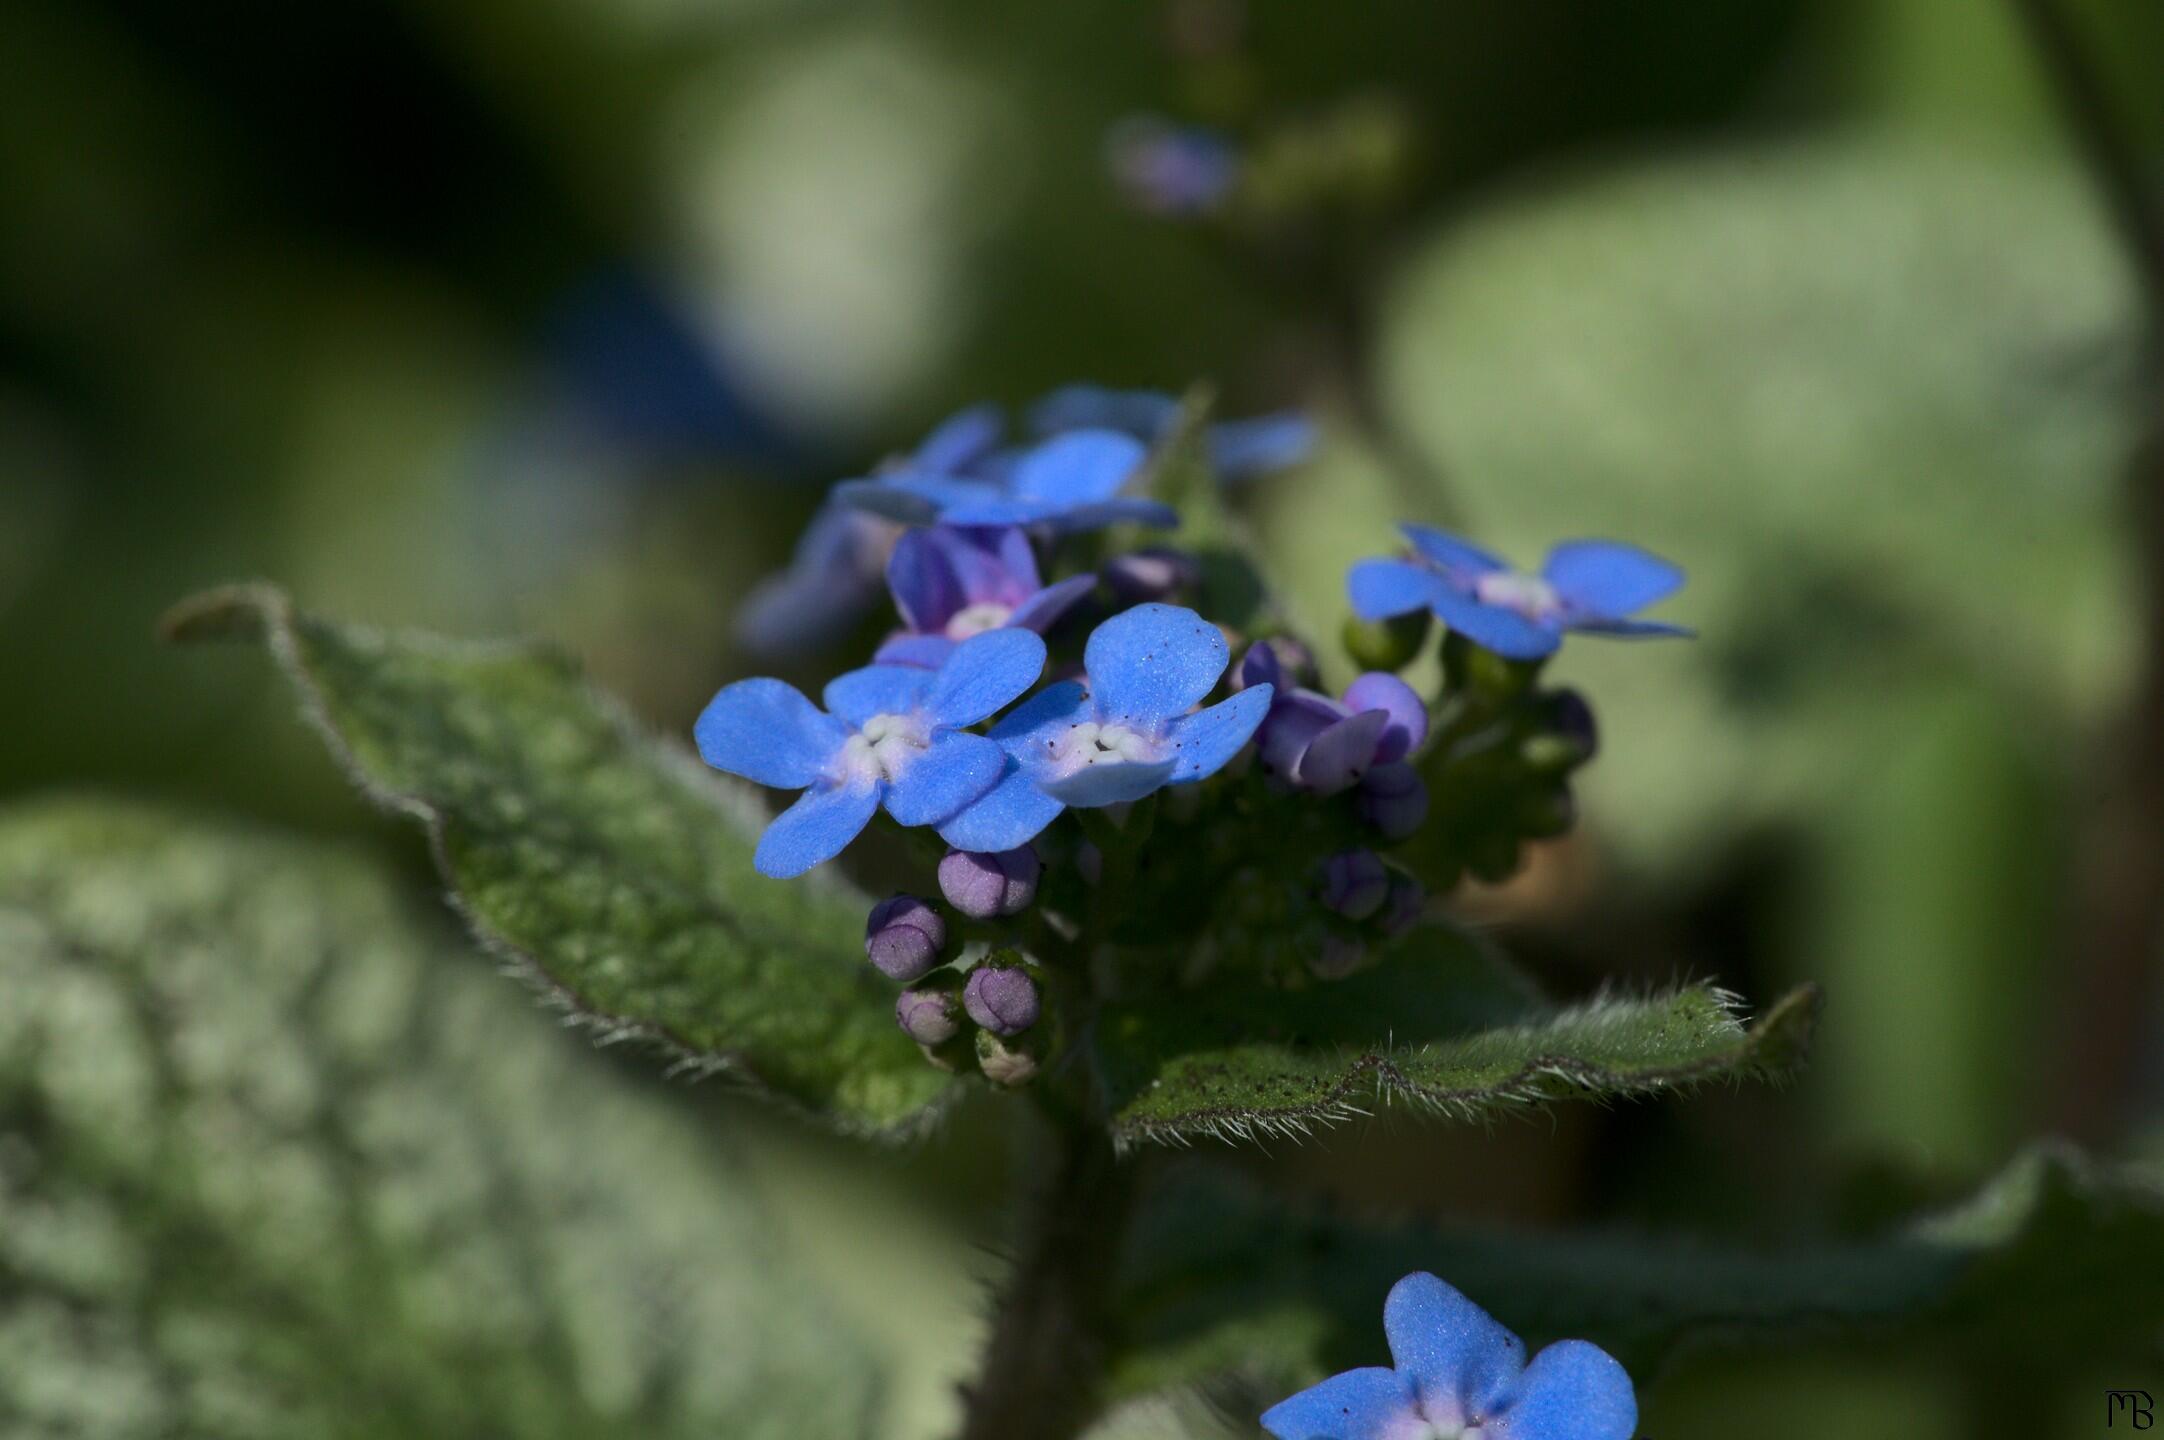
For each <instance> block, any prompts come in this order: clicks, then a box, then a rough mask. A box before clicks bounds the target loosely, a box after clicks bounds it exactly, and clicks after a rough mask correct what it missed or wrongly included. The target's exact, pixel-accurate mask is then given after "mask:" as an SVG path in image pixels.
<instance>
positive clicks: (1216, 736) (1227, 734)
mask: <svg viewBox="0 0 2164 1440" xmlns="http://www.w3.org/2000/svg"><path fill="white" fill-rule="evenodd" d="M1276 693H1277V692H1276V689H1275V688H1274V687H1272V686H1270V685H1250V686H1249V687H1248V688H1247V689H1245V690H1242V691H1241V692H1240V693H1239V694H1237V695H1235V696H1233V697H1232V698H1231V699H1230V700H1220V701H1218V702H1217V703H1216V704H1215V705H1212V706H1211V707H1210V708H1209V709H1207V710H1200V711H1197V712H1196V713H1195V714H1193V715H1185V716H1182V717H1180V718H1179V719H1177V720H1175V721H1173V722H1172V723H1171V725H1169V726H1167V727H1166V730H1165V738H1166V739H1167V740H1169V741H1171V742H1172V747H1173V751H1172V760H1173V765H1172V783H1174V784H1175V785H1177V784H1183V783H1185V782H1186V781H1189V780H1200V779H1203V778H1204V777H1205V776H1209V775H1215V774H1216V773H1217V772H1218V771H1219V770H1222V769H1223V768H1224V767H1225V762H1226V761H1228V760H1230V759H1231V758H1232V757H1233V756H1235V755H1237V754H1239V753H1240V747H1241V746H1243V745H1245V744H1246V743H1247V742H1248V741H1249V740H1251V739H1252V738H1254V734H1255V727H1256V726H1258V725H1260V724H1262V719H1263V717H1264V716H1265V715H1268V714H1269V713H1270V700H1271V697H1272V696H1274V695H1275V694H1276Z"/></svg>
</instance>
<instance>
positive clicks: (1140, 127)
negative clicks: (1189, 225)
mask: <svg viewBox="0 0 2164 1440" xmlns="http://www.w3.org/2000/svg"><path fill="white" fill-rule="evenodd" d="M1105 167H1106V168H1107V169H1108V170H1110V171H1111V172H1112V178H1113V180H1114V181H1115V182H1116V183H1117V184H1118V185H1119V187H1120V191H1121V193H1122V194H1124V195H1125V196H1126V197H1127V200H1128V203H1129V204H1131V205H1133V206H1134V207H1135V208H1136V209H1137V210H1140V211H1143V212H1144V213H1145V214H1150V215H1160V216H1165V217H1168V218H1186V217H1190V216H1196V215H1207V214H1209V213H1210V212H1211V211H1213V210H1215V209H1217V208H1218V207H1219V206H1220V205H1222V204H1223V203H1224V202H1225V199H1226V197H1227V196H1229V195H1230V194H1231V193H1232V190H1233V187H1234V186H1235V185H1237V184H1239V181H1240V152H1239V150H1238V149H1237V148H1236V147H1235V146H1234V145H1233V143H1232V141H1231V140H1229V139H1227V138H1226V137H1225V136H1223V135H1220V134H1218V133H1217V132H1216V131H1214V130H1205V129H1203V128H1201V127H1200V126H1195V125H1175V124H1173V123H1172V122H1171V121H1169V120H1165V119H1162V118H1161V117H1159V116H1155V115H1130V116H1128V117H1127V118H1126V119H1124V120H1122V121H1120V122H1119V123H1118V124H1116V125H1114V126H1113V127H1112V129H1111V130H1110V131H1109V132H1107V134H1106V135H1105Z"/></svg>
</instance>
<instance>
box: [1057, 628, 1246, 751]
mask: <svg viewBox="0 0 2164 1440" xmlns="http://www.w3.org/2000/svg"><path fill="white" fill-rule="evenodd" d="M1230 655H1231V651H1230V648H1229V647H1228V646H1227V645H1226V644H1225V637H1224V635H1223V633H1222V632H1220V631H1219V630H1218V628H1217V627H1216V626H1215V625H1212V624H1211V623H1210V622H1209V621H1207V620H1205V619H1203V618H1202V617H1201V616H1200V615H1197V614H1196V613H1195V612H1194V611H1192V610H1189V609H1187V608H1185V607H1184V606H1180V605H1162V604H1154V603H1153V604H1149V605H1137V606H1135V607H1134V608H1133V609H1132V610H1126V611H1123V612H1121V613H1120V614H1118V615H1115V616H1113V617H1112V618H1111V619H1110V620H1107V621H1105V623H1104V624H1102V625H1100V626H1098V627H1097V628H1096V629H1095V630H1093V631H1091V632H1090V638H1089V642H1088V643H1087V644H1086V645H1084V646H1083V649H1082V666H1083V668H1084V669H1085V670H1087V671H1088V672H1089V683H1090V694H1091V695H1092V696H1093V697H1094V698H1095V700H1096V702H1097V713H1098V714H1099V715H1102V716H1104V717H1105V718H1107V719H1123V720H1128V721H1130V722H1138V723H1140V724H1142V725H1145V726H1154V725H1155V723H1156V722H1158V721H1161V720H1169V719H1171V718H1172V717H1173V716H1175V715H1179V714H1184V713H1185V712H1186V711H1188V710H1190V709H1192V708H1194V707H1195V706H1196V705H1198V704H1200V703H1201V701H1202V698H1203V697H1204V696H1206V695H1208V694H1209V693H1210V691H1211V690H1212V689H1214V688H1216V685H1217V679H1218V677H1219V676H1220V675H1223V674H1224V673H1225V662H1226V660H1227V659H1229V658H1230Z"/></svg>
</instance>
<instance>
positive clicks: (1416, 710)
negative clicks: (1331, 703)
mask: <svg viewBox="0 0 2164 1440" xmlns="http://www.w3.org/2000/svg"><path fill="white" fill-rule="evenodd" d="M1344 699H1345V708H1346V709H1347V710H1350V711H1352V712H1353V713H1354V714H1356V715H1357V714H1360V713H1362V712H1364V711H1368V710H1380V711H1382V712H1383V713H1384V714H1385V715H1388V716H1389V717H1390V719H1389V722H1388V723H1387V724H1386V725H1385V726H1384V727H1383V736H1382V740H1381V742H1380V743H1379V744H1377V745H1376V747H1375V758H1376V759H1377V760H1381V761H1384V762H1388V761H1392V760H1403V759H1404V758H1405V757H1406V756H1407V755H1410V754H1411V753H1412V752H1413V751H1415V750H1417V749H1419V748H1420V742H1421V741H1423V740H1425V739H1427V738H1428V707H1427V706H1425V705H1423V704H1421V703H1420V693H1419V692H1418V691H1416V690H1414V689H1413V687H1412V686H1410V685H1408V684H1406V683H1405V682H1404V681H1403V680H1400V679H1399V678H1398V677H1397V676H1395V675H1392V674H1391V673H1390V672H1389V671H1387V670H1370V671H1368V672H1367V674H1365V675H1362V676H1361V677H1360V678H1359V679H1357V680H1355V681H1353V683H1352V684H1350V685H1348V686H1346V687H1345V697H1344Z"/></svg>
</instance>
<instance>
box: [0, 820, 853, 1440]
mask: <svg viewBox="0 0 2164 1440" xmlns="http://www.w3.org/2000/svg"><path fill="white" fill-rule="evenodd" d="M0 994H5V995H6V997H7V1003H6V1004H5V1005H4V1006H0V1431H5V1432H6V1433H8V1434H10V1435H50V1436H62V1435H97V1436H99V1437H101V1440H138V1437H140V1440H152V1437H163V1436H171V1435H182V1434H185V1435H202V1436H211V1437H223V1440H244V1437H270V1436H288V1435H320V1436H327V1437H341V1440H343V1437H383V1440H391V1437H397V1440H413V1437H433V1436H440V1437H447V1440H448V1437H460V1440H464V1437H470V1436H482V1435H486V1436H500V1437H507V1440H510V1437H515V1440H586V1437H593V1440H599V1437H603V1436H618V1435H625V1434H638V1435H646V1436H656V1437H683V1440H692V1437H706V1436H712V1435H720V1434H727V1435H731V1436H756V1437H760V1440H790V1437H799V1436H804V1435H836V1436H852V1435H855V1436H870V1435H872V1434H874V1433H884V1432H883V1429H882V1427H881V1426H880V1424H879V1423H878V1422H877V1421H876V1420H875V1419H874V1416H875V1415H877V1414H878V1413H879V1411H880V1408H881V1397H880V1393H879V1390H880V1387H879V1384H878V1381H877V1378H876V1377H877V1369H876V1367H875V1365H874V1363H873V1360H872V1356H871V1353H870V1351H869V1349H868V1347H867V1346H866V1345H865V1343H864V1342H863V1341H862V1340H861V1339H860V1338H859V1337H858V1335H857V1334H856V1332H855V1331H854V1330H853V1329H852V1328H851V1327H850V1326H848V1325H846V1324H844V1323H841V1322H840V1320H839V1317H838V1316H837V1315H836V1313H834V1311H833V1310H832V1309H831V1308H830V1307H829V1305H828V1304H827V1302H826V1301H825V1300H824V1298H823V1297H822V1295H821V1294H820V1293H819V1292H818V1291H817V1290H816V1289H814V1288H812V1287H809V1286H807V1285H806V1284H805V1282H804V1278H803V1272H802V1270H801V1268H800V1267H798V1266H796V1265H793V1264H791V1263H790V1262H789V1261H788V1260H786V1259H785V1258H784V1257H783V1255H782V1253H781V1244H782V1239H783V1236H782V1232H781V1229H780V1227H779V1226H778V1225H777V1224H776V1223H775V1221H774V1219H773V1217H771V1216H770V1215H769V1214H768V1212H767V1211H766V1209H765V1207H764V1206H763V1205H762V1204H761V1203H760V1201H759V1200H758V1199H757V1197H756V1195H755V1193H754V1192H753V1191H752V1190H751V1189H750V1188H749V1186H748V1183H747V1178H748V1177H747V1175H746V1172H745V1168H744V1164H743V1162H742V1161H741V1160H740V1158H739V1157H738V1154H737V1152H736V1151H735V1149H734V1142H733V1141H732V1140H731V1139H730V1138H729V1137H727V1136H724V1135H717V1134H716V1133H715V1132H714V1131H713V1129H712V1127H711V1126H709V1125H705V1124H702V1123H700V1119H699V1116H698V1115H697V1113H696V1112H695V1111H694V1110H693V1109H692V1108H691V1107H689V1106H685V1105H683V1104H681V1103H680V1099H679V1095H678V1094H677V1093H676V1092H670V1091H666V1090H663V1089H661V1088H659V1087H654V1086H640V1085H636V1084H634V1082H633V1081H632V1079H631V1078H630V1077H628V1076H627V1075H626V1074H624V1073H622V1072H620V1071H618V1070H617V1069H616V1068H615V1067H613V1066H611V1065H610V1064H609V1063H608V1062H607V1061H606V1059H605V1058H603V1057H601V1056H599V1055H596V1054H595V1053H593V1052H592V1050H591V1048H590V1047H588V1046H584V1045H581V1044H578V1043H576V1042H575V1041H574V1040H572V1039H571V1038H569V1037H567V1036H565V1035H564V1034H562V1033H561V1032H559V1031H556V1030H553V1029H551V1027H548V1026H546V1025H540V1024H537V1023H535V1019H534V1016H533V1014H532V1013H531V1011H532V1007H531V1006H530V1004H528V1003H526V1002H525V1000H524V999H523V997H521V996H520V995H519V994H518V993H517V992H516V991H514V990H512V989H510V988H508V987H506V986H503V985H501V984H499V983H497V982H495V981H494V980H493V979H492V978H491V977H489V976H488V975H487V974H486V973H485V971H484V970H483V969H482V967H479V966H477V965H475V964H474V963H473V962H472V957H471V955H470V954H469V953H467V952H466V951H465V949H464V947H463V946H462V945H459V944H458V943H457V942H456V940H455V938H454V937H453V936H452V935H451V934H450V933H449V932H448V927H447V926H443V925H440V924H439V923H435V922H434V921H433V920H432V918H430V917H424V916H421V915H417V914H416V913H414V911H413V910H412V909H410V908H409V907H408V906H407V905H406V904H405V903H404V900H403V897H402V895H401V894H400V893H399V892H398V891H396V890H394V889H393V888H392V887H391V886H390V885H388V884H386V883H385V882H384V880H382V879H381V878H379V876H378V875H377V873H376V872H375V871H374V870H373V869H372V868H371V867H370V866H369V865H367V864H365V863H363V862H362V861H360V860H359V859H358V858H356V857H355V856H353V855H351V854H348V853H345V852H343V851H340V850H335V849H331V848H327V847H324V846H321V845H316V844H312V843H308V842H302V841H299V840H295V839H292V838H288V837H278V836H273V835H268V834H264V833H260V832H255V831H250V830H244V829H240V828H237V827H232V826H227V825H213V824H207V823H203V822H199V821H185V820H181V819H179V818H177V817H175V816H172V815H169V814H166V813H163V812H159V811H155V810H150V809H145V808H134V807H121V806H115V805H111V804H105V803H97V802H84V801H61V802H48V803H43V804H39V805H34V806H29V807H25V808H20V809H16V810H14V811H11V812H7V813H5V814H0Z"/></svg>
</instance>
